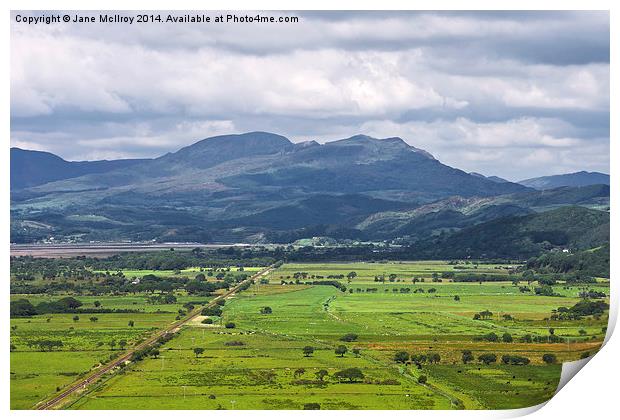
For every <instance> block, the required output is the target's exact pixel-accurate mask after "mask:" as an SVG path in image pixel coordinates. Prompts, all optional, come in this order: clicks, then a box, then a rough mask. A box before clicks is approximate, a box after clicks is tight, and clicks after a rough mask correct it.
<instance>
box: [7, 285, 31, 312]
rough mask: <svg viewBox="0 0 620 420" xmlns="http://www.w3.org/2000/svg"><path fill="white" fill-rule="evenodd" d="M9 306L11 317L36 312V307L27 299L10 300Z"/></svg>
mask: <svg viewBox="0 0 620 420" xmlns="http://www.w3.org/2000/svg"><path fill="white" fill-rule="evenodd" d="M11 287H12V286H11ZM10 307H11V309H10V316H11V318H13V317H17V316H32V315H36V314H37V310H36V308H35V307H34V305H33V304H32V303H30V301H29V300H28V299H17V300H12V301H11V305H10Z"/></svg>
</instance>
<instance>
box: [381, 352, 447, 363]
mask: <svg viewBox="0 0 620 420" xmlns="http://www.w3.org/2000/svg"><path fill="white" fill-rule="evenodd" d="M393 360H394V361H395V362H396V363H407V362H409V361H411V362H412V363H414V364H416V365H417V366H418V367H421V366H422V364H424V363H430V364H436V363H439V362H441V355H440V354H439V353H428V354H409V353H408V352H406V351H404V350H401V351H398V352H396V353H395V354H394V358H393Z"/></svg>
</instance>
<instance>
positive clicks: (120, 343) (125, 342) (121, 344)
mask: <svg viewBox="0 0 620 420" xmlns="http://www.w3.org/2000/svg"><path fill="white" fill-rule="evenodd" d="M118 345H119V347H120V348H121V350H122V349H124V348H125V347H127V340H125V339H123V340H119V341H118Z"/></svg>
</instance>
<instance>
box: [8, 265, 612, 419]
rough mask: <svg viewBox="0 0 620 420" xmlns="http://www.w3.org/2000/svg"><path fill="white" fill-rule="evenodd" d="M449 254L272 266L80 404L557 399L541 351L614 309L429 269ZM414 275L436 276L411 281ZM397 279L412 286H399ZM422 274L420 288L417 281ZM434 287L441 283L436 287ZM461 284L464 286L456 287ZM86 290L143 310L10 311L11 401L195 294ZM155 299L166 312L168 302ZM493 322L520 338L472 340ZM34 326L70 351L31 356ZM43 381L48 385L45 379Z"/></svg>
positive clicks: (591, 340)
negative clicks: (466, 353)
mask: <svg viewBox="0 0 620 420" xmlns="http://www.w3.org/2000/svg"><path fill="white" fill-rule="evenodd" d="M452 267H453V265H451V264H447V263H445V262H443V263H442V262H419V263H415V262H408V263H386V264H379V263H352V264H338V263H330V264H285V265H283V266H282V267H280V268H279V269H278V270H276V271H274V272H272V273H271V274H270V275H268V276H267V279H268V280H269V281H270V283H269V284H267V285H265V284H255V285H253V286H252V287H250V288H249V289H247V290H246V291H244V292H242V293H240V294H238V295H236V296H234V297H232V298H230V299H228V300H227V302H226V305H225V306H224V313H223V315H222V317H221V318H220V317H214V318H213V319H214V321H215V322H214V324H212V325H205V324H202V323H201V322H200V321H201V319H198V320H196V321H195V322H192V323H190V324H188V325H187V326H185V327H183V329H181V331H180V332H179V334H178V335H177V336H176V337H175V338H174V339H173V340H171V341H169V342H167V343H166V344H165V345H164V346H163V347H162V348H160V356H159V357H158V358H148V359H145V360H143V361H141V362H138V363H132V364H130V365H129V366H128V367H127V368H125V369H124V370H123V371H122V373H121V374H118V375H115V376H113V377H111V378H109V379H107V380H105V381H102V382H100V383H99V384H98V385H97V386H96V387H94V388H93V389H91V390H90V391H89V392H88V393H87V394H86V395H84V396H82V397H80V398H77V399H76V400H75V401H74V402H73V403H72V405H71V406H70V408H72V409H217V408H223V409H231V408H235V409H301V408H303V406H304V404H307V403H318V404H320V406H321V408H322V409H455V408H467V409H483V408H490V409H501V408H519V407H527V406H532V405H536V404H539V403H542V402H544V401H546V400H548V399H549V398H551V396H552V395H553V393H554V391H555V389H556V387H557V383H558V381H559V377H560V372H561V365H560V364H554V365H546V364H544V363H543V362H542V355H543V354H545V353H553V354H555V355H556V356H557V358H558V360H559V361H567V360H575V359H578V358H580V357H581V354H582V353H584V352H586V351H588V352H590V353H594V352H596V351H597V350H598V348H599V347H600V345H601V343H602V340H603V338H604V334H603V332H602V329H603V328H604V327H605V326H606V325H607V320H606V319H605V318H602V319H599V320H595V319H584V320H581V321H549V320H548V318H549V316H550V315H551V311H552V310H554V309H556V308H558V307H559V306H566V307H570V306H571V305H573V304H574V303H576V302H578V301H579V297H578V293H579V288H578V287H570V288H566V286H564V285H558V286H555V287H554V290H555V291H556V292H557V293H559V294H561V296H536V295H535V294H533V293H521V292H519V290H518V287H515V286H514V285H512V283H510V282H506V281H499V282H493V283H483V284H478V283H452V282H448V281H445V280H444V281H443V282H441V283H437V282H431V281H430V279H431V278H432V274H433V273H434V272H439V273H441V272H444V271H450V270H453V271H454V269H453V268H452ZM473 267H474V266H473V265H472V266H471V268H470V267H468V270H472V271H475V272H477V273H481V272H485V273H487V274H492V275H497V276H502V275H506V274H507V273H508V270H509V269H508V268H505V267H498V266H496V265H492V264H478V266H477V268H473ZM350 271H356V272H357V274H358V276H357V277H356V278H355V279H353V280H352V281H351V282H350V283H348V282H347V280H346V279H344V280H340V281H341V282H342V283H344V284H346V285H347V288H348V289H353V292H352V293H351V292H350V291H349V290H347V291H346V292H342V291H340V290H338V289H337V288H335V287H333V286H316V285H315V286H312V285H306V284H285V285H283V284H280V283H281V281H282V280H284V281H287V282H290V281H292V277H293V275H294V273H296V272H308V273H309V275H315V276H317V275H323V276H325V277H326V276H328V275H334V274H345V275H346V274H347V273H349V272H350ZM459 271H460V272H463V271H465V270H459ZM383 273H385V274H386V275H389V274H392V273H393V274H397V278H398V279H400V280H401V281H394V282H393V283H390V282H386V283H385V284H382V283H379V282H375V281H374V276H375V275H382V274H383ZM414 276H418V277H422V278H425V279H426V281H425V282H423V283H417V284H415V285H413V284H412V283H411V278H412V277H414ZM532 286H536V285H535V284H533V285H532ZM366 288H377V292H375V293H370V292H366V291H365V290H366ZM401 288H410V289H411V291H410V293H400V289H401ZM417 288H422V289H423V290H424V292H421V293H413V292H412V291H413V290H414V289H417ZM431 288H434V289H436V290H435V291H434V292H431V293H429V292H428V289H431ZM590 288H597V289H598V290H601V291H605V292H607V293H608V288H609V284H608V282H601V283H599V284H597V285H595V286H590ZM357 289H360V290H359V291H358V290H357ZM386 289H387V290H386ZM393 289H397V291H396V293H395V292H394V291H393ZM455 295H458V296H459V298H460V300H455V299H454V296H455ZM13 298H17V296H15V297H13ZM30 298H31V301H33V302H35V303H36V301H37V300H36V299H48V298H46V297H37V298H36V299H35V298H32V297H30ZM79 299H80V300H82V301H83V302H84V304H85V307H91V306H93V307H94V305H93V304H94V300H99V301H100V302H101V303H102V307H109V308H135V309H139V310H141V311H143V312H141V313H139V314H99V315H97V316H98V317H99V321H98V322H97V323H90V322H88V321H87V319H88V317H87V316H85V315H84V316H82V315H80V316H81V318H83V319H80V321H79V322H77V323H74V322H73V321H72V320H71V315H58V316H56V315H54V316H53V317H52V321H50V322H49V323H48V322H47V321H46V317H33V318H32V319H18V320H12V322H11V324H12V325H14V324H15V325H17V326H18V328H17V330H15V331H13V332H12V334H11V338H12V343H15V344H17V351H14V352H12V354H11V369H12V374H11V379H12V381H11V405H12V407H13V408H27V406H28V404H30V406H32V404H34V402H36V401H37V398H39V399H40V398H41V397H42V396H43V395H45V394H46V393H50V392H52V391H53V390H54V389H55V387H56V386H64V385H66V384H67V383H69V382H70V381H71V378H74V377H76V376H77V375H79V374H81V373H83V372H85V371H87V370H88V369H89V368H90V367H92V366H94V365H95V364H96V363H97V361H98V360H99V359H102V358H105V357H109V355H110V354H111V353H113V351H112V350H111V349H109V348H107V346H103V347H101V346H98V345H97V344H98V342H100V341H103V342H107V340H109V339H111V337H121V336H122V337H126V339H127V340H128V341H132V342H136V341H138V340H139V339H140V338H141V337H143V336H144V334H147V333H148V332H149V331H150V330H149V329H150V328H155V327H157V326H161V325H163V324H164V323H166V322H169V321H172V319H173V317H174V315H175V313H176V310H177V309H178V308H180V307H181V305H182V304H183V303H184V302H187V301H192V300H196V298H193V297H190V296H183V295H180V296H179V297H178V302H177V303H176V304H174V305H150V304H148V303H147V302H146V299H147V296H146V295H136V296H101V297H96V298H95V297H90V296H88V297H79ZM266 306H269V307H270V308H271V309H272V313H271V314H262V313H261V309H262V308H264V307H266ZM155 308H157V309H159V310H160V311H161V310H165V311H167V313H158V312H157V311H156V309H155ZM483 310H490V311H491V312H493V314H494V315H493V316H492V317H491V318H490V319H487V320H474V319H473V315H474V314H475V313H478V312H480V311H483ZM506 314H510V315H511V317H512V318H513V319H505V318H504V317H503V316H502V315H506ZM130 318H131V319H135V325H136V326H135V327H134V328H133V329H132V328H128V327H127V322H128V319H130ZM227 322H234V323H235V325H236V328H233V329H228V328H224V325H225V324H226V323H227ZM95 324H96V325H95ZM71 327H73V330H70V328H71ZM549 328H554V330H555V331H554V334H555V335H559V336H562V337H564V338H570V342H569V343H549V342H543V343H524V342H521V341H520V339H521V338H522V337H524V336H525V335H526V334H532V335H539V336H545V337H546V336H548V335H549ZM581 330H583V331H581ZM580 331H581V332H580ZM584 331H585V334H583V332H584ZM490 332H494V333H496V334H498V335H500V336H501V335H502V334H504V333H509V334H510V335H511V336H512V337H513V339H514V342H512V343H504V342H486V341H476V340H475V337H477V336H480V335H483V334H487V333H490ZM346 333H355V334H357V335H358V336H359V337H358V338H357V340H356V341H355V342H343V341H341V340H340V338H341V337H342V336H343V335H344V334H346ZM38 336H41V337H62V339H63V342H65V341H66V344H65V347H63V349H62V351H55V352H49V353H47V354H46V355H50V356H51V357H53V358H54V360H55V361H54V363H53V364H51V365H50V368H49V369H51V371H50V372H47V370H46V369H47V368H46V369H39V368H37V367H36V365H33V364H29V360H31V359H32V358H36V357H37V355H41V354H42V353H40V352H34V351H31V350H29V349H28V348H27V340H29V339H32V337H38ZM101 337H104V338H103V339H101ZM117 339H118V338H117ZM231 343H233V344H237V345H231ZM240 343H241V345H239V344H240ZM342 344H344V345H346V346H347V347H348V352H347V353H346V354H345V355H344V357H339V356H337V355H336V354H335V353H334V349H335V348H336V346H338V345H342ZM305 346H312V347H313V348H314V349H315V351H314V353H313V354H312V356H311V357H304V355H303V352H302V349H303V348H304V347H305ZM196 347H202V348H204V349H205V352H204V353H203V354H202V355H200V357H196V356H195V355H194V352H193V349H194V348H196ZM71 348H73V350H70V349H71ZM354 348H357V349H359V354H358V355H355V354H353V353H352V350H353V349H354ZM399 350H406V351H408V352H410V353H414V354H427V353H430V352H436V353H439V354H440V356H441V362H440V363H439V364H423V365H422V366H421V367H419V368H418V367H416V366H415V365H411V364H409V365H403V364H397V363H395V362H394V361H393V356H394V354H395V352H396V351H399ZM463 350H471V351H472V352H473V353H474V357H476V358H477V357H478V356H479V355H480V354H482V353H488V352H492V353H496V354H497V355H498V358H499V357H501V355H503V354H518V355H521V356H525V357H528V358H529V359H530V360H531V364H530V365H528V366H507V365H503V364H498V363H494V364H492V365H489V366H486V365H482V364H479V363H470V364H467V365H464V364H463V362H462V360H461V355H462V351H463ZM65 353H66V354H65ZM78 354H79V357H78V359H79V360H80V363H75V364H71V362H70V361H69V360H70V359H69V357H74V358H75V357H76V355H78ZM29 358H31V359H29ZM50 360H51V359H50ZM63 366H72V369H71V370H75V372H66V371H67V370H68V369H67V368H66V367H63ZM352 367H354V368H359V369H360V370H361V371H362V372H363V374H364V379H363V380H362V381H359V382H354V383H348V382H340V381H339V380H337V379H336V378H335V377H334V374H335V373H336V372H337V371H339V370H342V369H345V368H352ZM321 369H325V370H326V371H327V372H328V376H327V377H326V378H325V380H324V381H319V380H318V379H317V377H316V373H317V372H318V371H319V370H321ZM301 370H303V371H301ZM296 371H297V372H296ZM69 373H75V375H68V374H69ZM32 375H35V376H32ZM421 375H425V376H427V378H428V382H427V384H420V383H418V379H419V378H420V376H421ZM35 385H37V386H38V387H40V388H36V389H35Z"/></svg>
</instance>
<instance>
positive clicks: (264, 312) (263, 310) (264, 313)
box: [260, 306, 273, 315]
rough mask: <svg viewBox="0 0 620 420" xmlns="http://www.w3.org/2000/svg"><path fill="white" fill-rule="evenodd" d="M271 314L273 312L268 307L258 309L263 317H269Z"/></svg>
mask: <svg viewBox="0 0 620 420" xmlns="http://www.w3.org/2000/svg"><path fill="white" fill-rule="evenodd" d="M272 312H273V311H272V310H271V308H270V307H269V306H265V307H264V308H260V313H261V314H263V315H269V314H270V313H272Z"/></svg>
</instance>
